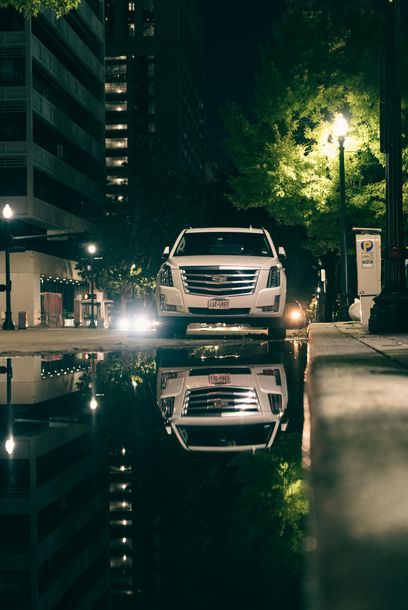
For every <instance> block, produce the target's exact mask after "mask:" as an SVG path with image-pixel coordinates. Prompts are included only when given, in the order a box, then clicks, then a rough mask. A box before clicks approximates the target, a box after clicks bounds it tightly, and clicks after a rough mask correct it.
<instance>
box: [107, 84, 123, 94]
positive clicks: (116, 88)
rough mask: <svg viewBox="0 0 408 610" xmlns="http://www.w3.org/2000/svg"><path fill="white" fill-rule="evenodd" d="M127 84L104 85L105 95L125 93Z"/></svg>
mask: <svg viewBox="0 0 408 610" xmlns="http://www.w3.org/2000/svg"><path fill="white" fill-rule="evenodd" d="M126 92H127V83H105V93H118V94H120V93H126Z"/></svg>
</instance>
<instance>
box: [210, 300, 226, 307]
mask: <svg viewBox="0 0 408 610" xmlns="http://www.w3.org/2000/svg"><path fill="white" fill-rule="evenodd" d="M229 306H230V302H229V299H210V300H209V301H208V309H229Z"/></svg>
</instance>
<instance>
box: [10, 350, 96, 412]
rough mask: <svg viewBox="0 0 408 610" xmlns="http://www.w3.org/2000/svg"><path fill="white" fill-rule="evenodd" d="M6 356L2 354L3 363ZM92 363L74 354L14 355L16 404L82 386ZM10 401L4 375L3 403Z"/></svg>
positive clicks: (75, 389) (24, 403)
mask: <svg viewBox="0 0 408 610" xmlns="http://www.w3.org/2000/svg"><path fill="white" fill-rule="evenodd" d="M5 363H6V359H5V358H0V366H5ZM86 368H88V363H87V362H86V361H85V362H84V361H81V360H79V359H78V358H77V357H75V356H74V354H66V355H64V356H62V355H61V356H59V355H52V356H20V357H16V358H13V359H12V370H13V382H12V402H13V405H36V404H40V403H43V402H45V401H48V400H52V399H53V398H56V397H58V396H62V395H66V394H71V393H73V392H76V391H77V390H78V387H77V383H78V382H79V379H80V377H81V375H82V373H83V371H84V370H85V369H86ZM2 403H3V404H5V403H6V378H5V375H0V404H2Z"/></svg>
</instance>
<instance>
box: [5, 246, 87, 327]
mask: <svg viewBox="0 0 408 610" xmlns="http://www.w3.org/2000/svg"><path fill="white" fill-rule="evenodd" d="M75 265H76V261H73V260H68V259H64V258H59V257H57V256H51V255H50V254H43V253H42V252H34V251H32V250H28V251H27V252H12V253H11V254H10V268H11V282H12V290H11V312H12V316H13V321H14V323H15V324H16V325H17V322H18V312H19V311H25V312H27V321H28V326H38V325H39V324H40V323H41V300H40V277H41V275H46V276H51V277H53V278H56V277H59V278H61V279H67V280H81V278H80V277H79V275H78V272H77V271H76V270H75ZM5 283H6V277H5V254H4V252H0V284H5ZM5 309H6V293H5V292H0V312H1V318H2V319H4V315H5V314H4V312H5Z"/></svg>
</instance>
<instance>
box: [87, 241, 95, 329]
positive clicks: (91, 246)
mask: <svg viewBox="0 0 408 610" xmlns="http://www.w3.org/2000/svg"><path fill="white" fill-rule="evenodd" d="M88 252H89V254H90V255H91V321H90V323H89V328H96V324H95V310H94V305H95V295H94V267H93V259H94V254H95V252H96V246H95V244H89V246H88Z"/></svg>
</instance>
